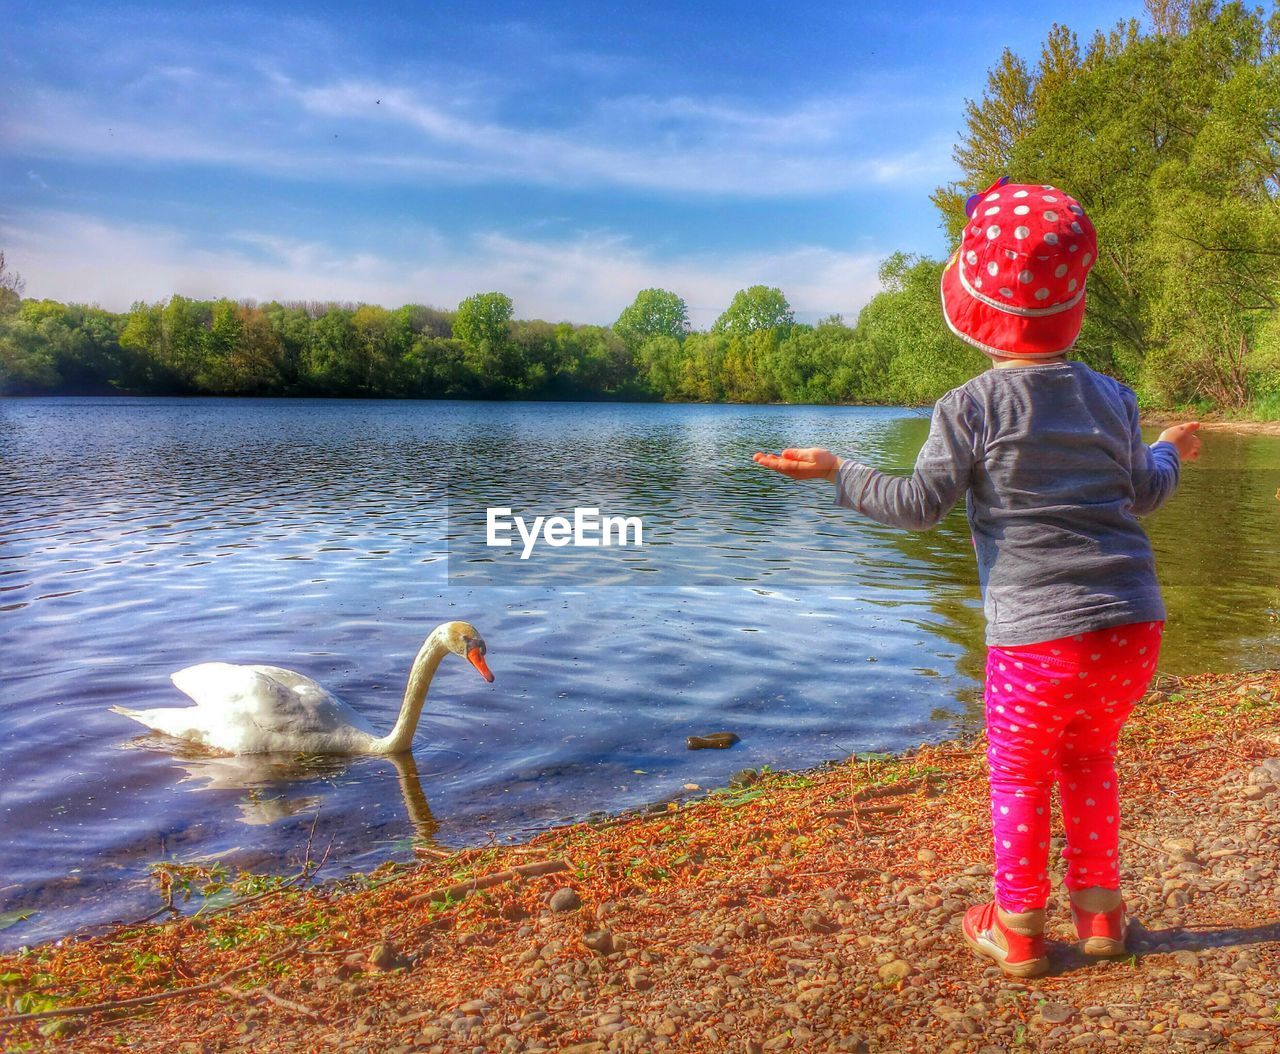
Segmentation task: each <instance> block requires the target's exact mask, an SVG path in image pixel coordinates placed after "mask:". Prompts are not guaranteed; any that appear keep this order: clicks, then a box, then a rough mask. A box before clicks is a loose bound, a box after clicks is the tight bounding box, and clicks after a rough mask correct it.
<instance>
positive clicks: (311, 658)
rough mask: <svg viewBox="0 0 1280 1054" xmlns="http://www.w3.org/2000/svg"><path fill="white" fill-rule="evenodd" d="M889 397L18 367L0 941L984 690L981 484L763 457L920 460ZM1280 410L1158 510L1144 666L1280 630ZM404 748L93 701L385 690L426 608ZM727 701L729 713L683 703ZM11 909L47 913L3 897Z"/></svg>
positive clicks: (854, 734) (643, 797)
mask: <svg viewBox="0 0 1280 1054" xmlns="http://www.w3.org/2000/svg"><path fill="white" fill-rule="evenodd" d="M927 427H928V420H927V415H926V414H925V413H923V412H921V411H914V410H902V409H892V408H831V407H778V406H668V405H647V404H631V405H597V404H581V403H575V404H564V403H552V404H531V403H462V402H356V401H318V400H293V401H285V400H215V399H187V400H177V399H132V398H114V399H72V398H66V399H21V400H18V399H10V400H3V401H0V670H3V674H2V680H0V926H3V927H4V928H3V929H0V946H8V947H12V946H16V945H19V944H22V943H29V942H32V941H36V940H41V939H47V938H50V937H53V936H57V935H59V934H61V933H65V932H67V931H69V930H71V929H73V928H76V927H80V926H83V925H86V924H90V923H101V922H105V921H107V920H111V919H124V918H133V917H138V916H140V915H142V914H145V913H146V912H148V911H150V910H152V909H153V908H154V907H156V906H157V905H158V900H157V899H156V895H155V892H154V889H153V886H152V884H151V881H150V879H149V878H148V869H149V867H150V866H151V865H152V864H154V863H156V862H160V861H208V860H210V859H219V860H222V861H224V862H225V863H226V865H227V866H228V867H229V868H231V869H232V870H234V869H235V868H237V867H245V868H251V869H257V870H273V871H278V872H285V871H289V872H292V871H294V870H296V868H297V866H298V862H299V860H300V858H301V856H302V854H303V851H304V847H305V845H306V843H307V841H308V838H309V837H310V838H311V839H312V843H313V845H314V846H315V847H316V848H315V850H314V852H315V853H316V855H318V854H319V852H320V850H321V849H322V848H323V847H325V846H330V852H329V858H328V862H327V864H326V868H325V872H324V874H325V875H329V876H332V875H337V874H340V873H342V872H343V871H345V870H349V869H352V868H367V867H370V866H373V865H374V864H376V863H377V862H379V861H381V860H385V859H389V858H395V859H408V858H409V857H410V855H411V853H410V850H411V842H412V840H413V839H415V838H417V839H421V840H425V841H434V842H435V843H436V844H439V845H442V846H460V845H467V844H475V843H480V842H484V841H487V840H489V839H491V838H496V839H499V840H505V839H512V838H517V837H520V836H522V835H525V834H527V833H529V832H532V831H535V830H538V829H539V828H543V827H545V826H547V825H549V824H553V823H556V822H557V821H561V820H566V819H571V818H580V817H583V816H585V815H587V814H590V813H592V812H593V811H597V810H616V809H620V808H625V807H632V806H639V805H644V804H647V803H652V802H657V801H662V800H666V799H670V798H674V797H680V796H682V795H686V794H689V793H696V792H688V791H685V790H683V789H682V788H683V787H684V785H685V784H688V783H696V784H698V785H699V786H700V787H702V788H712V787H716V786H722V785H723V784H724V783H725V782H726V781H727V779H728V777H729V776H730V775H731V774H732V773H733V772H734V771H736V770H738V769H741V768H744V767H760V766H763V765H770V766H773V767H775V768H799V767H803V766H809V765H813V764H816V763H819V762H822V761H824V760H827V759H837V758H843V757H847V756H848V755H849V754H850V753H851V752H855V751H884V750H893V749H898V748H903V747H906V746H909V745H913V744H915V743H918V742H920V741H922V740H929V739H934V740H936V739H942V738H949V737H952V736H954V735H956V734H957V733H959V732H962V731H971V730H973V729H974V728H975V727H976V726H977V722H978V721H979V720H980V708H979V681H978V678H979V676H980V671H981V664H982V659H983V648H982V614H981V606H980V601H979V597H978V590H977V577H976V573H975V569H974V566H973V555H972V548H971V546H970V541H969V536H968V531H967V527H966V524H965V520H964V513H963V508H962V507H960V508H957V509H956V510H955V511H954V512H953V513H952V515H951V516H950V517H949V518H948V519H947V520H946V521H945V523H944V524H943V525H942V526H941V527H939V528H938V529H937V530H935V531H933V532H930V533H927V534H918V535H911V534H906V533H903V532H897V531H893V530H890V529H888V528H884V527H880V526H878V525H876V524H873V523H870V522H868V521H865V520H863V519H861V518H859V517H858V516H856V515H854V514H852V513H849V512H847V511H845V510H841V509H838V508H835V507H834V505H833V504H832V494H833V490H832V488H831V487H830V486H829V485H827V484H825V483H818V482H812V483H795V482H792V481H789V480H786V479H783V478H782V477H780V476H776V475H774V474H771V473H767V472H765V471H764V470H762V469H760V468H758V467H757V466H755V465H753V464H752V463H751V461H750V456H751V454H752V453H753V452H754V451H755V450H757V449H778V448H780V447H782V446H786V445H825V446H829V447H830V448H832V449H833V450H836V451H837V452H839V453H843V454H857V455H858V456H859V457H861V458H862V459H863V460H867V461H870V462H872V463H875V464H879V465H881V466H884V467H899V468H902V469H906V468H909V466H910V465H911V464H912V462H913V461H914V458H915V452H916V450H917V449H918V447H919V445H920V443H921V441H922V440H923V438H924V435H925V432H926V430H927ZM1278 487H1280V439H1277V438H1274V437H1265V436H1240V435H1228V434H1221V433H1212V434H1208V435H1206V436H1205V456H1204V460H1203V461H1202V462H1201V463H1200V464H1198V465H1195V466H1191V467H1189V468H1188V469H1187V470H1186V471H1185V472H1184V481H1183V485H1182V487H1181V489H1180V490H1179V492H1178V494H1177V495H1176V496H1175V498H1174V499H1173V500H1172V501H1171V502H1170V504H1169V505H1168V506H1166V508H1165V509H1163V510H1162V511H1161V512H1160V513H1158V514H1157V515H1155V516H1153V517H1151V518H1150V520H1149V521H1147V523H1148V529H1149V530H1150V533H1151V535H1152V538H1153V541H1154V544H1155V547H1156V550H1157V553H1158V559H1159V562H1160V569H1161V575H1162V578H1163V581H1164V584H1165V589H1166V600H1167V602H1168V606H1169V612H1170V619H1169V627H1168V632H1167V634H1166V638H1165V639H1166V645H1165V652H1164V654H1163V656H1162V669H1163V670H1165V671H1166V672H1172V673H1190V672H1198V671H1202V670H1231V669H1237V668H1241V667H1248V666H1261V665H1274V664H1275V661H1276V655H1277V649H1278V646H1280V626H1278V625H1277V621H1276V619H1277V615H1276V611H1277V608H1280V546H1278V545H1277V538H1280V531H1278V530H1277V528H1280V501H1277V500H1276V492H1277V488H1278ZM493 505H502V506H508V507H511V508H512V509H513V510H514V512H516V513H523V514H535V513H536V514H550V513H553V512H566V511H571V510H572V509H573V508H575V507H579V506H598V507H600V509H601V511H602V512H603V513H612V514H622V515H629V516H639V517H641V519H642V521H643V523H644V528H645V542H646V545H645V546H644V547H643V548H614V549H608V550H606V549H595V550H588V549H547V548H546V547H544V548H543V549H541V550H539V551H538V552H537V553H536V554H535V555H534V556H533V557H531V558H530V559H529V560H527V561H521V560H520V559H519V554H518V553H515V552H507V551H505V550H496V549H490V548H488V547H487V546H485V545H484V544H483V538H482V530H483V522H482V521H483V512H484V509H485V508H486V507H488V506H493ZM450 619H465V620H467V621H470V622H473V623H474V624H475V625H476V627H477V628H478V629H479V630H480V632H481V633H482V634H483V635H484V636H485V638H486V640H487V642H488V649H489V651H488V661H489V665H490V667H491V668H492V670H493V671H494V673H495V675H496V677H497V680H496V682H495V683H494V684H492V685H489V684H485V683H484V682H483V681H482V680H481V679H480V677H479V676H478V675H477V674H476V673H475V671H474V670H472V669H471V668H470V667H469V666H467V665H466V664H465V663H463V662H461V661H458V660H455V659H453V658H452V657H449V658H447V659H446V662H445V663H444V664H443V665H442V666H441V668H440V671H439V674H438V676H437V678H436V681H435V683H434V685H433V687H432V691H431V695H430V697H429V698H428V701H427V708H426V711H425V715H424V718H423V722H422V724H421V726H420V728H419V732H418V736H417V739H416V741H415V749H414V752H413V759H412V760H411V761H405V760H398V761H392V760H389V759H384V758H359V759H351V760H330V761H327V762H325V763H323V764H312V765H307V764H300V763H298V762H297V761H296V760H294V759H290V758H272V759H252V758H240V759H229V758H213V757H208V756H203V755H201V754H200V753H198V752H196V751H194V750H192V749H189V748H183V747H180V746H178V745H176V744H174V743H172V742H169V741H166V740H164V739H163V738H162V737H158V736H152V735H149V734H147V733H146V732H145V730H143V729H142V728H141V727H140V726H138V725H136V724H135V723H133V722H131V721H130V720H128V719H127V718H124V717H121V716H119V715H116V714H113V713H110V712H109V711H108V707H110V706H112V705H121V706H127V707H133V708H137V707H152V706H166V705H175V706H177V705H183V704H184V703H185V701H186V700H185V697H183V696H182V695H181V694H180V693H179V692H178V691H177V690H176V689H175V688H174V687H173V686H172V685H171V684H170V683H169V674H170V673H171V672H173V671H175V670H178V669H180V668H182V667H184V666H187V665H190V664H192V663H196V662H201V661H206V660H211V659H222V660H227V661H232V662H259V663H268V664H271V665H280V666H286V667H289V668H292V669H296V670H299V671H300V672H303V673H306V674H308V675H310V676H313V677H315V678H316V679H317V680H319V681H320V682H321V683H323V684H324V685H326V686H327V687H328V688H330V689H331V690H333V691H334V692H335V693H336V694H338V695H339V696H340V697H342V698H344V699H345V700H347V701H348V702H349V703H351V704H352V705H353V706H354V707H355V708H356V709H358V710H360V711H362V712H363V713H365V714H367V715H368V716H369V718H370V719H371V721H372V722H373V723H374V724H375V725H376V726H378V727H380V728H390V726H391V724H392V723H393V722H394V719H395V715H396V713H397V712H398V709H399V703H400V697H401V694H402V692H403V689H404V678H405V675H406V672H407V670H408V666H409V663H410V661H411V659H412V658H413V655H414V654H415V652H416V651H417V649H418V647H419V645H420V644H421V641H422V639H423V637H424V636H425V635H426V634H427V633H428V632H429V631H430V630H431V629H432V628H433V627H434V626H435V625H436V624H438V623H440V622H442V621H446V620H450ZM721 730H728V731H733V732H736V733H737V734H738V735H739V736H741V742H740V743H739V744H738V745H736V746H735V747H733V748H732V749H730V750H725V751H712V750H702V751H690V750H688V749H687V748H686V745H685V738H686V737H687V736H688V735H691V734H697V733H707V732H716V731H721ZM14 912H18V913H20V914H26V913H28V912H33V914H30V916H29V917H28V918H26V919H25V920H22V921H16V918H17V917H16V915H14V914H13V913H14Z"/></svg>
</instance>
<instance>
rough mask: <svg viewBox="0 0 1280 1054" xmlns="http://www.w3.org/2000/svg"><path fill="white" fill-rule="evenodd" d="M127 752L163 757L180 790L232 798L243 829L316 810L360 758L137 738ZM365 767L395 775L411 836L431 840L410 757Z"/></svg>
mask: <svg viewBox="0 0 1280 1054" xmlns="http://www.w3.org/2000/svg"><path fill="white" fill-rule="evenodd" d="M129 746H131V747H135V748H141V749H146V750H154V751H158V752H164V753H166V754H168V755H169V756H170V757H172V759H173V761H174V763H175V765H176V767H177V768H180V769H182V770H183V771H184V772H185V773H186V775H185V776H182V777H180V778H179V780H178V783H179V784H180V785H187V786H188V787H190V788H191V789H193V790H197V791H214V792H218V793H223V794H226V793H228V792H230V794H231V795H233V796H234V797H235V807H236V808H237V809H238V810H239V813H240V815H239V817H238V818H239V820H240V822H241V823H243V824H245V825H247V826H249V827H265V826H270V825H271V824H274V823H279V822H280V821H281V820H286V819H290V818H292V817H296V816H300V815H306V816H315V815H316V814H318V813H319V811H320V810H321V808H322V806H323V804H324V801H325V794H317V793H313V792H314V791H316V790H317V789H323V790H324V791H326V792H332V791H333V789H334V788H335V787H338V786H339V785H340V784H341V782H342V780H343V777H344V776H346V774H347V772H348V770H349V769H350V768H351V766H352V764H353V763H354V762H355V761H357V760H359V761H364V760H365V759H363V758H359V759H357V758H350V757H339V756H334V755H317V756H309V757H299V756H297V755H291V754H241V755H238V756H230V757H229V756H225V755H218V754H210V753H206V752H203V751H201V750H200V749H199V748H198V747H193V746H191V745H190V744H185V743H180V742H179V741H176V740H172V739H170V738H168V737H167V736H161V735H158V734H157V735H146V736H139V737H138V738H137V739H136V740H134V741H133V742H132V743H130V744H129ZM373 760H375V761H377V762H378V763H379V764H378V765H376V766H370V767H371V768H373V769H374V770H375V771H376V770H377V769H385V770H390V771H392V772H394V773H395V776H396V780H397V782H398V784H399V787H400V794H401V796H402V798H403V800H404V816H405V820H406V821H407V822H408V826H409V829H410V830H411V831H412V833H413V837H414V838H415V839H416V840H418V841H420V842H430V841H432V840H433V839H434V838H435V834H436V832H437V831H438V830H439V829H440V825H439V824H438V823H436V819H435V817H434V816H432V815H431V806H430V805H428V804H427V795H426V792H425V791H424V790H423V787H422V777H421V776H420V775H419V773H418V764H417V762H416V761H415V760H414V757H413V755H412V754H398V755H394V756H391V757H378V758H375V759H373Z"/></svg>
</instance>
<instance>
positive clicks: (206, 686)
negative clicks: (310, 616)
mask: <svg viewBox="0 0 1280 1054" xmlns="http://www.w3.org/2000/svg"><path fill="white" fill-rule="evenodd" d="M171 679H172V681H173V683H174V685H175V686H176V687H177V688H178V690H179V691H181V692H184V693H185V694H187V695H189V696H190V697H191V698H192V700H194V702H195V704H196V707H197V709H199V710H203V711H207V712H209V713H210V714H211V715H212V714H216V715H217V720H218V722H219V723H220V724H223V725H230V724H237V725H244V724H252V725H254V726H256V727H258V728H259V729H262V730H263V731H266V732H276V733H279V734H281V735H288V736H296V735H299V734H303V733H313V732H332V731H333V730H334V729H335V728H336V727H338V726H341V725H354V726H355V727H357V728H361V729H363V726H364V722H363V721H361V720H360V718H359V716H358V715H357V714H356V713H355V711H353V710H352V709H351V708H350V707H348V706H347V705H345V704H344V703H342V702H340V701H339V700H338V699H336V698H335V697H334V696H333V695H332V694H331V693H329V692H328V691H326V690H325V689H324V688H322V687H321V686H320V685H318V684H316V682H315V681H313V680H311V678H309V677H304V676H303V675H302V674H300V673H294V672H293V671H292V670H283V669H280V668H279V667H278V666H238V665H235V664H234V663H228V662H203V663H200V664H199V665H198V666H188V667H187V668H186V669H185V670H179V671H178V672H177V673H175V674H174V675H173V676H172V678H171Z"/></svg>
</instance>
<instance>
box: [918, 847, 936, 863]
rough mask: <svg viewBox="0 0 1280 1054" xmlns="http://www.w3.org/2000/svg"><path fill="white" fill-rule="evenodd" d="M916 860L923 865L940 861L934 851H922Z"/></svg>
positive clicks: (919, 851)
mask: <svg viewBox="0 0 1280 1054" xmlns="http://www.w3.org/2000/svg"><path fill="white" fill-rule="evenodd" d="M916 859H917V860H919V861H920V863H922V864H932V863H933V862H934V861H935V860H937V859H938V854H937V853H935V852H934V851H933V850H932V849H920V850H918V851H917V852H916Z"/></svg>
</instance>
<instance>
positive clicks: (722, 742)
mask: <svg viewBox="0 0 1280 1054" xmlns="http://www.w3.org/2000/svg"><path fill="white" fill-rule="evenodd" d="M685 742H686V745H687V746H688V747H689V749H690V750H725V749H727V748H729V747H731V746H733V745H734V744H735V743H738V742H740V740H739V739H738V737H737V736H736V735H734V733H732V732H712V733H710V734H709V735H705V736H690V737H689V738H688V739H687V740H686V741H685Z"/></svg>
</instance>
